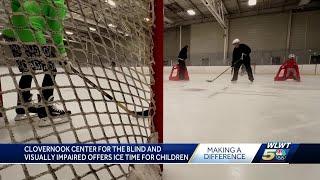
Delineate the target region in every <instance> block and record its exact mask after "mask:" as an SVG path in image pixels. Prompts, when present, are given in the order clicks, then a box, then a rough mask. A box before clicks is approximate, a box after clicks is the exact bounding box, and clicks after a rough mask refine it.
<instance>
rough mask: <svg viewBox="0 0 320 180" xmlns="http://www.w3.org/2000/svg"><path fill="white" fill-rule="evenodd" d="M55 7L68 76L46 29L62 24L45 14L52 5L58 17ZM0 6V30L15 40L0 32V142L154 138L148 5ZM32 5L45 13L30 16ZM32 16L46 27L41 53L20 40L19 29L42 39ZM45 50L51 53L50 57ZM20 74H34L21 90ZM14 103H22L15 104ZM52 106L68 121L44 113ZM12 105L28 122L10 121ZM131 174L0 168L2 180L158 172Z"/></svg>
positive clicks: (6, 1)
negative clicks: (41, 113) (47, 94)
mask: <svg viewBox="0 0 320 180" xmlns="http://www.w3.org/2000/svg"><path fill="white" fill-rule="evenodd" d="M58 2H60V3H61V2H62V3H63V4H64V5H65V8H66V9H65V10H66V15H65V18H64V19H63V22H62V23H63V26H62V34H63V37H62V38H63V41H64V45H65V49H66V52H67V57H68V61H70V62H72V65H73V67H74V68H75V69H76V70H77V71H78V73H75V72H69V71H67V70H66V69H65V67H64V66H60V65H59V62H60V61H62V60H64V59H66V58H63V57H62V56H61V55H60V53H59V48H61V47H57V43H56V39H55V37H54V36H56V35H57V32H56V31H54V27H53V28H52V27H50V26H52V24H53V23H55V22H58V21H59V19H55V17H56V16H55V15H48V14H45V13H46V10H44V7H43V6H49V9H51V12H49V13H53V14H54V13H60V12H58V11H55V9H56V8H61V4H59V3H58ZM0 3H1V8H0V18H1V19H0V30H1V32H2V31H3V30H5V29H10V30H12V32H13V35H14V38H12V37H11V38H8V37H5V36H4V33H2V35H1V41H0V80H1V84H0V85H1V91H0V106H1V107H0V113H1V115H2V119H1V121H0V142H1V143H39V144H42V143H58V144H59V143H150V142H151V141H152V137H154V136H155V128H154V122H153V113H152V112H154V111H155V107H154V105H153V104H154V103H153V93H152V88H151V86H152V84H153V80H154V77H153V70H152V64H153V62H154V59H153V39H152V35H153V33H152V29H153V28H154V24H153V22H154V12H153V9H154V8H153V0H90V1H88V0H65V1H64V0H43V1H42V0H41V1H40V0H2V1H0ZM12 3H16V4H15V6H17V4H18V7H14V6H13V5H12ZM28 3H29V4H28ZM32 3H36V4H35V5H39V6H40V7H42V9H39V12H38V11H35V10H34V9H33V10H31V12H30V7H29V6H30V4H32ZM43 4H45V5H43ZM33 5H34V4H33ZM15 8H18V10H17V9H15ZM46 8H48V7H46ZM42 11H44V12H45V13H44V12H42ZM49 11H50V10H49ZM34 13H39V14H37V15H35V14H34ZM35 16H36V18H40V21H41V22H44V24H41V25H42V26H43V29H41V30H40V31H41V32H40V33H43V37H44V38H45V41H46V44H45V46H46V47H47V48H45V49H44V48H43V47H44V45H43V44H40V43H39V42H38V41H36V42H26V40H24V39H25V38H26V37H23V36H22V35H21V34H23V33H22V31H27V32H28V31H31V32H32V33H31V34H30V35H31V36H34V37H35V38H37V37H39V36H38V35H37V33H39V30H38V29H35V27H34V26H35V25H34V24H32V23H33V19H32V18H35ZM17 17H19V18H24V22H20V24H19V23H18V25H17V23H14V22H15V21H16V19H15V18H17ZM50 21H53V23H52V22H50ZM25 22H27V23H25ZM23 23H25V24H23ZM57 31H59V30H57ZM26 34H27V33H26ZM31 46H33V48H32V49H31V50H30V48H29V47H31ZM46 51H50V52H51V53H49V55H48V52H46ZM52 64H54V65H52ZM51 66H52V67H53V68H50V67H51ZM39 67H40V68H39ZM43 67H47V69H46V70H44V68H43ZM21 69H22V70H21ZM54 69H56V71H57V72H55V71H54ZM48 75H49V76H50V77H51V79H52V80H53V84H52V85H49V86H48V85H47V86H44V85H43V84H46V81H44V79H45V78H44V77H45V76H48ZM23 76H29V77H30V76H31V77H32V81H31V86H29V87H22V86H23V85H22V84H24V85H25V84H26V82H21V81H20V79H21V77H23ZM90 82H91V84H90ZM92 83H93V84H92ZM50 89H53V97H54V100H53V101H45V100H41V99H45V98H44V91H45V90H50ZM26 91H30V92H31V94H33V96H32V97H31V98H30V99H31V100H32V101H30V102H29V101H28V102H26V100H25V99H23V98H22V97H23V95H22V93H24V92H26ZM106 94H108V95H109V96H110V97H111V98H110V97H108V96H106ZM37 95H39V96H40V97H41V98H40V99H39V98H37ZM18 101H20V102H21V103H20V104H19V105H17V102H18ZM1 103H2V105H1ZM53 105H54V106H55V107H56V108H58V109H62V110H64V111H67V110H70V111H71V114H66V115H64V116H63V118H64V119H67V122H66V123H62V124H56V123H55V121H56V119H55V118H56V117H53V116H52V115H51V113H50V112H49V108H48V107H49V106H53ZM30 107H45V110H46V112H47V114H48V116H47V117H48V118H49V121H50V123H49V124H50V125H48V126H45V127H40V126H39V123H40V121H41V119H40V118H39V117H37V114H33V113H32V112H31V110H30ZM17 108H22V109H23V110H24V111H25V118H24V119H20V121H17V120H16V119H15V118H16V109H17ZM126 109H127V110H126ZM128 110H129V111H133V112H147V113H148V115H147V116H134V114H135V113H130V112H128ZM60 118H61V117H60ZM135 169H139V167H134V166H131V165H118V164H97V165H88V164H83V165H72V164H51V165H50V164H47V165H31V164H22V165H19V164H7V165H4V164H2V165H0V176H1V179H126V178H128V177H131V175H132V174H133V173H134V174H143V175H144V178H142V177H138V179H139V178H140V179H151V177H152V178H156V177H157V176H152V175H150V174H152V173H158V172H159V171H158V169H155V168H154V167H153V168H151V166H145V167H144V168H142V169H144V171H148V172H140V173H137V172H135V171H136V170H135Z"/></svg>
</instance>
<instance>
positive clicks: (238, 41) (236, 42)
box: [232, 38, 240, 45]
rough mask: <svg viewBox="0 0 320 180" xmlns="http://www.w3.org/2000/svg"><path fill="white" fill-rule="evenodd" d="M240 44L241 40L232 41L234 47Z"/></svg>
mask: <svg viewBox="0 0 320 180" xmlns="http://www.w3.org/2000/svg"><path fill="white" fill-rule="evenodd" d="M239 43H240V39H238V38H237V39H234V40H233V41H232V45H235V44H239Z"/></svg>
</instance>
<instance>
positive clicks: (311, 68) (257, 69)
mask: <svg viewBox="0 0 320 180" xmlns="http://www.w3.org/2000/svg"><path fill="white" fill-rule="evenodd" d="M228 67H229V66H187V68H188V72H189V73H190V74H220V73H221V72H223V71H224V70H225V69H227V68H228ZM252 68H253V69H254V73H255V74H273V75H276V73H277V72H278V70H279V68H280V65H256V66H252ZM171 69H172V67H168V66H166V67H165V68H164V71H165V74H169V73H170V72H171ZM299 69H300V73H301V74H303V75H315V74H317V75H320V65H313V64H302V65H299ZM227 73H229V74H230V73H231V69H230V70H229V71H228V72H227Z"/></svg>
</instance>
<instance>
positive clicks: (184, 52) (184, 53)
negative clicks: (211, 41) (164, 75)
mask: <svg viewBox="0 0 320 180" xmlns="http://www.w3.org/2000/svg"><path fill="white" fill-rule="evenodd" d="M188 48H189V46H188V45H186V46H184V47H183V48H182V49H181V50H180V52H179V55H178V62H179V79H180V80H184V74H185V72H186V69H187V67H186V59H187V58H188Z"/></svg>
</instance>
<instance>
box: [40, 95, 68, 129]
mask: <svg viewBox="0 0 320 180" xmlns="http://www.w3.org/2000/svg"><path fill="white" fill-rule="evenodd" d="M38 99H40V96H38ZM53 101H54V97H53V96H51V97H50V98H49V99H48V102H53ZM47 109H48V111H49V116H48V115H47V111H46V108H45V107H40V108H38V115H39V118H40V121H39V124H38V125H39V127H46V126H50V125H56V124H62V123H66V122H68V121H69V119H68V117H67V116H68V115H70V114H71V111H64V110H62V109H59V108H57V107H56V105H54V104H53V105H48V108H47ZM50 118H51V119H52V122H51V120H50Z"/></svg>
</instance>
